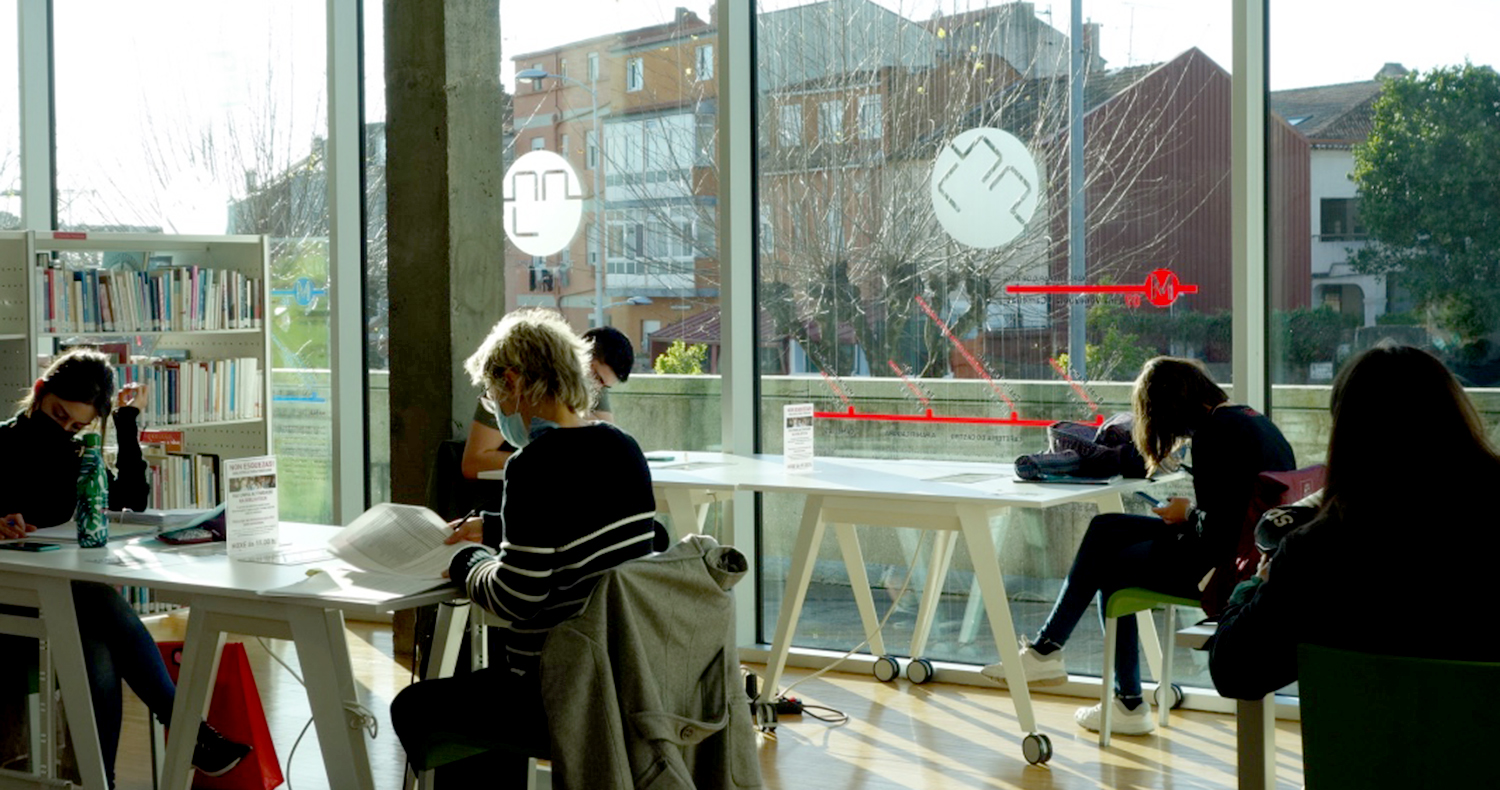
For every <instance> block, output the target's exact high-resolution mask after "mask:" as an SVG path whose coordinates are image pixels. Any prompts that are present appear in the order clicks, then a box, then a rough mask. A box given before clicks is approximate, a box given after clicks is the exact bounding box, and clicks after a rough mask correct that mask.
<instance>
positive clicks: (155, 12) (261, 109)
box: [10, 0, 332, 522]
mask: <svg viewBox="0 0 1500 790" xmlns="http://www.w3.org/2000/svg"><path fill="white" fill-rule="evenodd" d="M12 5H13V4H12ZM324 14H325V9H324V8H323V6H322V5H319V4H309V3H302V2H296V0H266V2H260V3H234V4H227V5H225V4H216V3H196V2H171V3H154V4H149V5H144V6H142V5H135V4H118V3H115V4H111V3H95V2H83V0H56V1H55V2H54V3H53V29H54V31H55V32H54V35H55V44H54V55H55V57H54V64H55V70H56V76H55V85H56V94H55V95H56V118H57V126H56V137H57V151H56V162H57V200H58V205H57V214H58V222H59V225H60V228H61V229H66V230H96V231H131V232H142V233H204V234H222V233H251V234H266V235H268V236H269V237H270V239H271V247H272V249H271V287H272V291H273V296H272V303H271V305H269V308H270V309H269V311H268V312H269V314H268V315H267V316H266V318H267V320H268V322H269V323H270V327H271V338H272V361H271V364H272V368H273V370H272V377H273V384H272V389H273V404H272V415H273V423H272V424H273V429H274V432H275V433H274V435H273V437H272V444H273V447H272V448H271V449H272V451H273V452H274V453H275V454H276V455H277V457H278V459H279V463H280V471H281V474H282V484H281V485H280V486H279V487H278V490H279V492H280V496H281V513H282V516H283V517H285V518H288V519H295V520H301V521H311V522H326V521H327V520H328V519H329V518H330V517H331V516H332V505H331V500H332V485H331V480H332V474H331V459H330V456H329V447H330V446H331V444H332V443H331V441H330V438H329V437H330V431H331V427H330V426H331V422H330V421H331V413H330V411H329V409H330V408H331V407H330V404H329V397H328V396H329V389H328V290H327V289H328V242H327V234H328V212H327V206H328V201H327V186H326V178H325V177H324V172H325V171H324V166H323V155H324V148H325V144H326V139H327V106H328V100H327V95H326V93H327V87H326V85H327V82H326V79H325V73H326V68H325V63H326V50H325V46H326V45H325V41H326V36H325V34H324V31H325V25H326V20H325V17H324ZM10 16H11V18H14V14H11V15H10Z"/></svg>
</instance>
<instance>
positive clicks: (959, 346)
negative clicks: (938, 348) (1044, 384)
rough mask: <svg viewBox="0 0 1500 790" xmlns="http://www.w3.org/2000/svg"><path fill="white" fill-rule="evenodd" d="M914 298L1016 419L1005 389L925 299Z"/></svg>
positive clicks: (1012, 402) (1014, 404)
mask: <svg viewBox="0 0 1500 790" xmlns="http://www.w3.org/2000/svg"><path fill="white" fill-rule="evenodd" d="M916 300H917V304H918V305H919V306H920V307H921V308H922V312H924V313H926V314H927V317H928V318H931V319H932V322H933V323H934V324H937V328H938V329H940V330H942V332H943V337H946V338H948V342H949V343H952V344H953V347H954V348H956V349H958V353H959V354H960V355H962V356H963V358H964V361H965V362H967V363H969V367H971V368H973V369H974V372H975V373H978V374H979V376H980V378H983V379H984V381H985V383H986V384H989V385H990V389H992V390H994V391H995V394H996V395H999V396H1000V399H1001V400H1003V401H1005V405H1006V406H1008V407H1010V417H1011V419H1016V418H1017V417H1018V416H1019V415H1018V414H1017V412H1016V402H1015V401H1013V400H1011V399H1010V396H1009V395H1006V394H1005V390H1004V389H1003V388H1001V386H1000V384H999V382H997V381H995V380H994V379H993V378H990V374H989V371H987V370H985V369H984V366H983V365H981V364H979V360H977V359H975V358H974V355H973V354H972V353H970V351H969V349H968V348H966V347H965V346H964V344H963V343H961V342H959V340H958V338H957V337H954V336H953V330H951V329H949V328H948V324H947V323H945V322H944V321H943V319H941V318H938V314H937V313H934V312H933V311H932V308H931V307H928V306H927V300H926V299H923V298H922V297H920V296H918V297H916Z"/></svg>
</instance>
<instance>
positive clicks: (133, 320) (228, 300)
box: [37, 265, 265, 334]
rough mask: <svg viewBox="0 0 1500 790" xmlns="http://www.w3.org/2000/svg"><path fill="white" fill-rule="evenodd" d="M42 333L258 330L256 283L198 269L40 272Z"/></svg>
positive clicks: (259, 287)
mask: <svg viewBox="0 0 1500 790" xmlns="http://www.w3.org/2000/svg"><path fill="white" fill-rule="evenodd" d="M37 290H38V294H37V301H38V304H40V305H41V306H42V312H43V316H42V326H43V331H45V332H48V333H52V334H59V333H67V332H122V333H129V332H191V331H199V330H208V329H258V328H260V326H261V323H262V321H263V320H264V318H265V290H264V288H263V283H262V281H261V280H260V279H258V278H254V277H246V276H245V275H243V274H240V273H239V272H236V271H226V270H217V269H204V268H201V267H198V266H186V267H182V268H173V269H160V270H157V271H153V272H135V271H105V270H100V269H81V270H69V269H63V268H60V267H57V266H51V265H49V266H45V267H44V268H43V270H42V272H41V276H40V277H38V278H37Z"/></svg>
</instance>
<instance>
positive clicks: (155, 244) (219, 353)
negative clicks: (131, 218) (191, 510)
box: [0, 231, 271, 496]
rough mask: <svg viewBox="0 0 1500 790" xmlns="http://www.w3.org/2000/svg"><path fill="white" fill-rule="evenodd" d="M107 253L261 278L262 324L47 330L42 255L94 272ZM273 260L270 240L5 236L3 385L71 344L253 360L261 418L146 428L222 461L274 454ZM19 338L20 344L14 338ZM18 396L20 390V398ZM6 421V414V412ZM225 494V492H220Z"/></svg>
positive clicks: (28, 378) (23, 380)
mask: <svg viewBox="0 0 1500 790" xmlns="http://www.w3.org/2000/svg"><path fill="white" fill-rule="evenodd" d="M106 253H126V254H129V255H130V256H131V257H132V259H134V258H137V257H138V258H139V260H140V262H142V263H145V262H147V261H150V260H152V259H153V258H154V259H157V260H158V262H160V260H161V259H162V258H165V257H166V256H170V258H171V261H170V265H171V267H173V268H178V267H188V266H198V267H201V268H203V269H212V270H216V271H234V272H238V273H239V274H241V275H243V276H245V277H247V278H255V279H257V280H259V288H260V291H261V293H260V298H261V303H262V305H263V316H262V319H261V322H260V323H261V326H259V327H256V328H253V329H199V330H184V331H151V332H129V331H118V332H98V331H89V332H46V331H43V330H44V329H45V328H46V325H45V323H46V322H45V318H46V313H45V309H46V305H44V304H42V301H43V300H42V299H40V298H38V294H39V293H41V292H42V289H44V288H45V279H44V278H45V270H44V268H43V267H42V265H41V264H40V263H39V258H41V257H43V256H45V257H46V258H47V259H50V260H60V261H61V262H62V263H63V264H64V266H65V268H66V269H68V270H77V269H79V268H85V269H86V268H96V267H99V266H102V265H103V264H104V263H105V260H106ZM269 261H270V258H269V250H268V247H267V242H266V239H265V237H264V236H170V235H157V234H145V233H54V232H51V231H28V232H24V233H0V386H4V387H6V388H7V392H6V393H3V395H4V397H6V398H10V397H11V394H10V393H11V392H12V391H16V390H13V389H12V388H13V387H19V388H25V387H26V386H29V385H30V383H31V382H32V381H35V380H36V377H37V375H38V369H37V360H38V356H39V355H46V356H52V355H54V354H56V353H58V349H59V348H60V347H61V346H62V344H63V343H65V342H69V341H83V342H97V343H104V342H110V341H112V340H113V341H118V340H134V339H141V340H149V345H150V347H152V348H154V349H157V350H165V349H183V350H186V351H187V352H188V355H189V359H188V362H193V361H203V360H213V359H241V358H254V359H255V360H257V364H258V365H259V368H260V374H261V382H260V386H259V388H258V394H259V396H260V403H261V409H260V416H259V417H258V418H254V419H234V420H223V421H217V422H195V423H178V424H163V423H157V424H152V425H143V427H144V428H147V429H149V430H162V431H182V433H183V451H184V452H188V453H211V454H215V455H218V456H219V459H220V461H221V462H222V461H224V460H228V459H232V458H245V457H251V456H258V455H268V454H270V448H271V346H270V334H269V332H270V329H269V320H268V319H269V311H270V292H269V289H270V263H269ZM10 338H14V339H10ZM18 395H19V393H17V396H18ZM7 416H8V415H7ZM220 495H221V496H222V491H221V492H220Z"/></svg>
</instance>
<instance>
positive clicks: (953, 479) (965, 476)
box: [927, 472, 1000, 483]
mask: <svg viewBox="0 0 1500 790" xmlns="http://www.w3.org/2000/svg"><path fill="white" fill-rule="evenodd" d="M999 477H1000V475H990V474H984V473H982V472H967V473H961V474H954V475H943V476H942V477H929V478H927V482H929V483H983V482H984V481H986V480H996V479H999Z"/></svg>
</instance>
